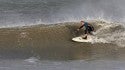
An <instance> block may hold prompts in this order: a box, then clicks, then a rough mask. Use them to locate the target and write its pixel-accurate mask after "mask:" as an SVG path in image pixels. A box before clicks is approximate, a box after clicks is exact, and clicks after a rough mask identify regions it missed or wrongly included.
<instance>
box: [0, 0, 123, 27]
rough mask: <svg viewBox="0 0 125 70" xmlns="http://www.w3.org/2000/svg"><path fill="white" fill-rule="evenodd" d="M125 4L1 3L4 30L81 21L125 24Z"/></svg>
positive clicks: (83, 0) (96, 0) (76, 0)
mask: <svg viewBox="0 0 125 70" xmlns="http://www.w3.org/2000/svg"><path fill="white" fill-rule="evenodd" d="M124 3H125V1H124V0H110V1H109V0H105V1H104V0H51V1H50V0H36V1H34V0H21V1H17V0H0V26H17V25H18V26H21V25H30V24H38V21H42V22H46V23H51V24H52V23H57V22H63V21H75V20H76V21H77V20H81V19H83V18H86V17H93V18H98V17H102V18H105V19H113V21H116V20H117V21H120V22H122V21H124V16H125V10H124V6H125V5H124Z"/></svg>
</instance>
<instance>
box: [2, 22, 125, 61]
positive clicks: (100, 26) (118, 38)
mask: <svg viewBox="0 0 125 70" xmlns="http://www.w3.org/2000/svg"><path fill="white" fill-rule="evenodd" d="M88 22H90V23H91V24H92V25H93V26H94V27H95V30H96V32H95V33H94V34H95V36H96V37H98V38H103V39H104V40H105V41H107V43H103V42H96V40H95V42H93V43H76V42H73V41H72V40H71V39H72V38H73V37H77V36H79V35H81V34H83V31H84V30H80V31H79V32H76V29H77V28H78V27H79V26H80V24H79V22H65V23H58V24H49V25H44V24H40V25H33V26H24V27H12V28H1V29H0V48H1V49H0V58H29V57H34V56H35V57H40V58H41V59H85V58H89V57H91V56H90V55H91V54H90V50H92V48H93V50H94V49H95V48H94V47H112V48H116V47H117V48H121V47H123V48H124V47H125V28H124V26H123V25H121V24H118V23H115V22H105V21H100V20H93V21H88ZM105 51H106V50H105ZM83 53H84V54H83ZM105 54H107V53H105Z"/></svg>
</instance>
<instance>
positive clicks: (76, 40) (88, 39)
mask: <svg viewBox="0 0 125 70" xmlns="http://www.w3.org/2000/svg"><path fill="white" fill-rule="evenodd" d="M72 40H73V41H75V42H92V37H91V36H90V35H89V36H87V39H83V36H79V37H75V38H72Z"/></svg>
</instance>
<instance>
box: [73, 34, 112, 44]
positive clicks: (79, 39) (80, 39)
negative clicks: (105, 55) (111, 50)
mask: <svg viewBox="0 0 125 70" xmlns="http://www.w3.org/2000/svg"><path fill="white" fill-rule="evenodd" d="M72 40H73V41H75V42H91V43H110V42H108V41H106V40H105V39H104V38H98V37H96V36H93V35H88V36H87V39H83V36H79V37H75V38H72Z"/></svg>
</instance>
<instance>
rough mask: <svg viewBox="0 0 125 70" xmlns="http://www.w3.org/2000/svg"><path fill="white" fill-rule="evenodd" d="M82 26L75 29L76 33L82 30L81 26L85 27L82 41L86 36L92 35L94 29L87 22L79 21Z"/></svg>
mask: <svg viewBox="0 0 125 70" xmlns="http://www.w3.org/2000/svg"><path fill="white" fill-rule="evenodd" d="M80 23H81V24H82V25H81V26H80V27H79V28H78V29H77V31H79V30H80V29H81V28H83V26H84V27H85V33H84V34H85V36H84V37H83V39H87V35H88V34H91V35H92V33H91V32H92V31H94V27H93V26H92V25H91V24H89V23H88V22H85V21H81V22H80Z"/></svg>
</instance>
